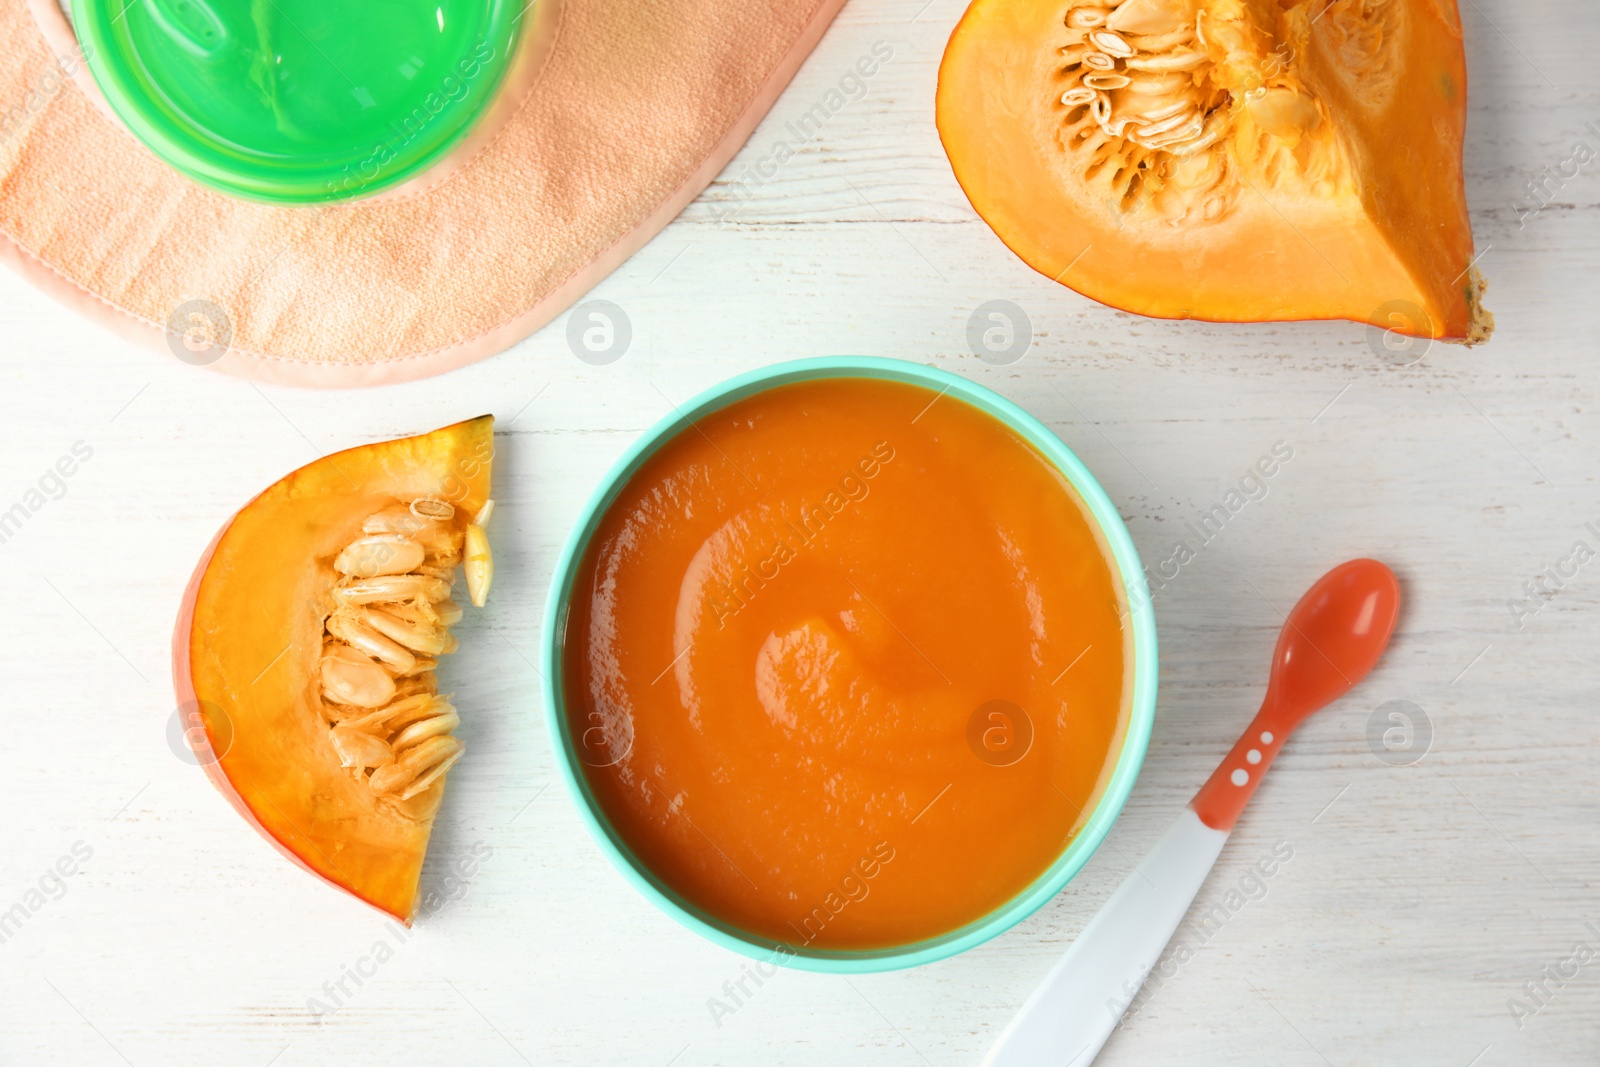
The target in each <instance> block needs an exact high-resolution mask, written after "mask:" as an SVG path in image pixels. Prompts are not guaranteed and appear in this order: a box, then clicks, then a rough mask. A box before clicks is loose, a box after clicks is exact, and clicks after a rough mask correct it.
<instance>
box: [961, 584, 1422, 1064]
mask: <svg viewBox="0 0 1600 1067" xmlns="http://www.w3.org/2000/svg"><path fill="white" fill-rule="evenodd" d="M1399 613H1400V586H1399V583H1397V582H1396V581H1395V577H1394V574H1393V573H1392V572H1391V571H1390V570H1389V568H1388V567H1385V566H1384V565H1383V564H1381V563H1379V562H1378V561H1376V560H1371V559H1356V560H1351V561H1350V562H1348V563H1342V564H1340V565H1339V566H1337V567H1335V568H1334V569H1333V570H1331V571H1329V572H1328V573H1327V574H1325V575H1323V576H1322V578H1321V579H1319V580H1318V581H1317V583H1316V584H1315V585H1313V586H1312V587H1311V589H1310V591H1309V592H1307V593H1306V595H1305V596H1303V597H1301V598H1300V602H1299V603H1298V604H1296V605H1295V606H1294V610H1293V611H1291V612H1290V613H1289V617H1288V619H1287V620H1285V622H1284V625H1283V631H1282V633H1280V634H1279V635H1278V647H1277V650H1276V651H1275V652H1274V653H1273V656H1272V676H1271V679H1270V680H1269V681H1268V683H1267V696H1266V699H1265V700H1264V701H1262V704H1261V710H1260V711H1259V712H1257V713H1256V717H1255V720H1254V721H1252V722H1251V723H1250V728H1249V729H1247V730H1246V731H1245V732H1244V736H1243V737H1241V738H1239V741H1238V743H1237V744H1235V745H1234V746H1233V751H1231V752H1229V753H1228V756H1227V758H1226V759H1224V760H1223V761H1222V763H1221V764H1220V765H1219V766H1218V767H1217V769H1216V771H1215V772H1214V773H1213V774H1212V775H1211V777H1210V779H1209V780H1207V782H1206V784H1205V785H1203V786H1201V787H1200V791H1199V792H1198V793H1196V794H1195V796H1194V799H1193V800H1191V801H1190V802H1189V806H1188V807H1187V808H1185V809H1184V811H1183V814H1181V815H1179V816H1178V819H1177V821H1176V822H1174V823H1173V824H1172V826H1171V827H1170V828H1169V829H1168V830H1167V832H1166V833H1165V834H1164V835H1163V836H1162V838H1161V840H1160V841H1158V842H1156V845H1155V847H1154V848H1152V849H1151V850H1150V852H1149V853H1148V854H1147V855H1146V856H1145V858H1144V859H1143V860H1142V861H1141V862H1140V863H1139V865H1138V867H1137V868H1136V869H1135V870H1134V871H1133V873H1132V874H1130V875H1128V877H1127V879H1126V880H1125V881H1124V882H1123V883H1122V886H1121V888H1119V889H1118V890H1117V891H1116V892H1115V893H1114V894H1112V896H1111V899H1110V900H1108V901H1106V903H1105V905H1104V906H1103V907H1101V909H1100V912H1099V914H1097V915H1096V916H1095V917H1094V918H1093V919H1092V920H1090V922H1089V925H1088V926H1086V927H1084V929H1083V933H1081V934H1079V935H1078V939H1077V940H1076V941H1074V942H1073V944H1072V947H1071V948H1070V949H1068V950H1067V954H1066V955H1065V956H1063V957H1062V958H1061V960H1060V961H1059V962H1058V963H1057V964H1056V965H1055V966H1054V967H1053V968H1051V970H1050V973H1049V974H1048V975H1046V976H1045V979H1044V981H1043V982H1042V983H1041V984H1040V985H1039V988H1038V989H1036V990H1034V993H1033V995H1032V996H1031V997H1029V998H1028V1000H1027V1003H1025V1004H1023V1006H1022V1008H1021V1010H1020V1011H1018V1012H1017V1014H1016V1017H1015V1018H1014V1019H1012V1020H1011V1024H1010V1025H1009V1026H1007V1027H1006V1029H1005V1031H1004V1032H1003V1033H1002V1034H1001V1035H1000V1039H999V1040H998V1041H996V1042H995V1045H994V1048H992V1049H990V1051H989V1056H988V1058H987V1059H985V1060H984V1061H983V1062H984V1064H985V1067H1039V1065H1041V1064H1066V1065H1068V1067H1082V1065H1085V1064H1088V1063H1090V1062H1091V1061H1092V1060H1093V1059H1094V1058H1095V1056H1096V1055H1098V1054H1099V1052H1100V1048H1101V1046H1103V1045H1104V1044H1105V1043H1106V1038H1108V1037H1110V1036H1111V1031H1112V1028H1113V1027H1115V1026H1116V1024H1117V1020H1118V1019H1120V1018H1121V1017H1122V1008H1123V1007H1124V1006H1125V1005H1126V1004H1127V1003H1128V1002H1129V1001H1130V1000H1131V999H1132V998H1133V995H1134V994H1135V993H1137V992H1138V990H1139V987H1140V986H1141V985H1143V984H1144V979H1145V976H1146V975H1148V974H1149V973H1150V969H1151V968H1152V967H1154V966H1155V964H1156V961H1157V960H1158V959H1159V958H1160V956H1161V952H1162V950H1163V949H1164V948H1166V945H1167V942H1168V941H1170V940H1171V939H1172V935H1173V932H1174V931H1176V930H1177V928H1178V923H1180V922H1181V921H1182V920H1183V916H1184V914H1185V913H1186V912H1187V911H1188V910H1189V905H1190V903H1192V902H1193V900H1194V897H1195V894H1196V893H1198V892H1199V891H1200V886H1201V884H1202V883H1203V882H1205V880H1206V875H1208V874H1209V873H1210V872H1211V867H1212V865H1213V864H1214V863H1216V861H1217V854H1218V853H1220V852H1221V851H1222V846H1223V843H1224V842H1226V841H1227V840H1228V835H1229V833H1231V832H1232V830H1233V827H1234V824H1235V823H1237V822H1238V821H1239V814H1240V813H1241V812H1242V811H1244V806H1245V804H1246V803H1248V802H1249V800H1250V798H1251V797H1252V796H1253V795H1255V791H1256V786H1258V785H1260V784H1261V779H1262V776H1263V775H1265V774H1266V773H1267V768H1268V767H1270V766H1272V760H1273V757H1275V756H1276V755H1277V754H1278V750H1279V749H1281V748H1282V747H1283V743H1284V741H1286V740H1287V739H1288V737H1289V734H1290V732H1291V731H1293V730H1294V728H1295V727H1296V726H1299V725H1300V724H1301V723H1302V722H1304V721H1305V720H1306V718H1307V717H1309V716H1310V715H1311V713H1312V712H1314V711H1316V710H1317V709H1319V708H1321V707H1324V706H1325V705H1327V704H1329V703H1331V702H1332V701H1334V700H1336V699H1338V698H1339V697H1341V696H1343V695H1344V694H1345V693H1347V692H1349V691H1350V689H1351V687H1353V686H1354V685H1355V684H1356V683H1357V682H1359V681H1360V680H1361V679H1362V678H1364V677H1366V675H1367V672H1369V671H1370V670H1372V668H1373V667H1374V666H1375V665H1376V664H1377V662H1378V657H1379V656H1381V655H1382V654H1383V650H1384V647H1385V646H1386V645H1387V644H1388V643H1389V635H1390V634H1391V633H1392V632H1393V631H1394V624H1395V619H1396V617H1397V616H1398V615H1399Z"/></svg>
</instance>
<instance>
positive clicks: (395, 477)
mask: <svg viewBox="0 0 1600 1067" xmlns="http://www.w3.org/2000/svg"><path fill="white" fill-rule="evenodd" d="M493 454H494V420H493V418H492V417H491V416H487V415H486V416H484V417H482V418H478V419H473V420H471V421H469V422H462V423H458V424H456V425H454V426H447V427H445V428H444V429H442V430H436V431H434V432H433V433H429V434H424V435H422V436H420V437H410V438H406V439H404V440H399V441H388V442H383V443H380V444H372V445H363V446H361V447H359V448H352V449H350V450H348V451H345V452H339V453H336V454H334V455H331V456H327V457H324V458H323V459H319V460H317V461H316V462H315V463H312V464H310V465H309V466H306V467H303V468H301V469H300V470H298V471H296V472H294V473H293V474H291V475H289V476H288V477H287V478H284V479H283V480H282V481H280V482H278V483H277V484H276V485H274V486H272V487H271V488H270V489H268V490H267V491H266V492H264V493H262V494H261V495H260V496H258V497H256V498H255V499H254V500H252V501H251V502H250V503H249V504H247V505H245V507H244V509H243V510H242V511H240V512H239V513H238V514H237V515H235V516H234V517H233V518H232V519H231V520H230V521H229V522H228V524H227V525H226V526H225V527H224V528H223V530H222V532H221V533H219V534H218V535H217V537H216V539H215V540H214V541H213V542H212V543H211V546H210V547H209V548H208V549H207V550H206V553H205V556H204V557H203V558H202V559H201V561H200V565H199V568H198V569H197V570H196V571H195V574H194V578H193V579H192V580H191V581H190V583H189V588H188V591H187V593H186V594H185V595H184V600H183V608H182V610H181V612H180V613H179V617H178V626H177V632H176V634H175V635H174V640H173V681H174V685H175V688H176V689H177V693H178V700H179V706H180V711H181V713H182V714H183V715H184V716H185V718H186V719H187V720H188V722H189V723H190V724H191V725H192V727H196V728H198V727H203V731H202V730H200V729H191V732H190V737H191V743H192V744H194V746H195V748H196V752H197V754H198V755H199V756H200V762H201V763H202V764H203V765H204V766H205V767H206V770H207V773H208V774H209V775H210V776H211V779H212V781H213V782H215V783H216V786H217V788H218V789H220V790H221V791H222V793H223V795H224V796H226V797H227V798H228V799H229V800H230V801H231V802H232V803H233V805H234V807H235V808H236V809H238V811H239V813H240V814H241V815H243V816H244V817H245V818H246V819H247V820H249V822H250V823H251V824H252V825H253V826H255V828H256V829H257V830H259V831H260V832H261V833H262V834H264V835H265V836H266V837H267V839H268V840H270V841H271V842H272V843H273V844H275V845H276V846H277V847H278V848H279V849H280V850H281V851H282V852H283V853H284V854H285V855H287V856H288V857H289V858H290V859H292V860H294V861H295V862H297V863H299V864H300V865H301V866H303V867H305V868H306V869H307V870H309V871H311V872H312V873H313V874H316V875H319V876H321V877H322V878H324V879H326V880H327V881H329V882H331V883H333V884H334V885H336V886H338V887H339V888H341V889H344V890H347V891H348V892H350V893H353V894H354V895H356V896H357V897H359V898H361V899H362V900H365V901H367V902H368V903H370V904H372V905H374V906H376V907H378V908H380V909H382V910H383V911H385V912H388V913H389V914H390V915H393V916H395V917H396V918H398V919H400V920H402V921H404V922H408V923H409V921H410V919H411V914H412V910H413V906H414V904H415V901H416V895H417V880H418V876H419V875H420V873H421V871H422V857H423V853H424V851H425V850H426V849H427V845H428V833H429V831H430V829H431V827H432V824H433V816H434V812H435V811H436V810H437V809H438V807H439V801H440V798H441V797H442V795H443V792H444V780H445V773H446V772H447V771H448V770H449V769H450V767H451V766H452V765H454V763H455V762H456V761H457V760H459V759H460V758H461V754H462V751H463V747H462V744H461V742H460V740H459V739H457V738H456V737H455V736H453V733H452V731H453V730H454V729H455V727H456V725H457V724H458V723H459V721H460V719H459V717H458V716H457V714H456V712H455V709H454V708H453V707H451V705H450V704H449V702H448V701H447V700H446V699H444V698H442V697H440V696H439V695H438V692H437V688H436V685H435V681H434V668H435V667H436V666H437V665H438V657H439V656H441V655H444V654H446V653H449V652H452V651H454V649H455V647H456V639H455V638H454V637H452V636H451V635H450V632H449V629H450V626H451V624H453V623H454V622H455V621H456V620H458V619H459V618H460V617H461V608H460V607H459V606H458V605H457V603H456V600H455V597H456V596H457V595H458V594H457V593H456V588H457V582H456V575H457V572H458V567H460V568H461V569H462V570H464V576H465V583H464V584H465V586H466V591H467V594H468V596H470V599H471V600H472V602H473V603H474V604H476V605H478V606H482V604H483V600H484V597H485V596H486V595H487V593H488V584H489V579H490V575H491V574H492V561H491V560H490V557H489V548H488V541H487V539H486V537H485V536H484V533H483V528H482V523H483V522H484V521H486V519H487V517H488V512H489V511H490V510H491V508H492V502H491V501H490V499H489V467H490V461H491V459H492V457H493ZM463 564H464V566H462V565H463ZM202 734H203V736H202Z"/></svg>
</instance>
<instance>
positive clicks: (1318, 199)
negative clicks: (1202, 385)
mask: <svg viewBox="0 0 1600 1067" xmlns="http://www.w3.org/2000/svg"><path fill="white" fill-rule="evenodd" d="M1466 73H1467V72H1466V60H1465V56H1464V53H1463V48H1462V36H1461V22H1460V17H1459V13H1458V11H1457V10H1456V0H973V2H972V4H971V6H970V7H968V9H967V12H966V14H965V15H964V16H963V17H962V19H961V22H960V24H959V25H958V26H957V27H956V29H955V32H954V33H953V34H952V35H951V37H950V43H949V45H948V47H947V48H946V50H945V54H944V60H943V62H942V64H941V66H940V69H939V88H938V101H937V118H938V126H939V136H940V139H941V140H942V141H943V143H944V147H945V152H946V154H947V155H948V156H949V158H950V165H951V167H952V168H953V170H954V171H955V176H956V179H957V180H958V181H959V182H960V183H961V187H962V189H964V190H965V192H966V194H967V198H968V199H969V200H970V201H971V202H972V205H973V207H974V208H975V209H976V210H977V212H978V214H979V215H981V216H982V217H983V219H984V221H985V222H987V223H988V224H989V225H990V227H991V228H993V229H994V231H995V233H996V234H997V235H998V236H999V237H1000V239H1001V240H1002V241H1004V242H1005V243H1006V245H1007V246H1009V247H1010V248H1011V250H1012V251H1014V252H1015V253H1017V255H1018V256H1020V257H1021V258H1022V259H1023V260H1024V261H1025V262H1027V263H1028V264H1029V265H1030V266H1032V267H1033V268H1034V269H1035V270H1037V271H1039V272H1040V273H1042V274H1044V275H1046V276H1047V277H1049V278H1051V279H1053V280H1055V281H1058V282H1061V283H1063V284H1065V285H1068V286H1070V287H1072V288H1073V289H1076V290H1077V291H1078V292H1080V293H1083V294H1084V295H1086V296H1089V297H1093V298H1094V299H1096V300H1099V301H1101V302H1103V303H1106V304H1110V305H1112V306H1113V307H1118V308H1121V309H1123V310H1125V311H1132V312H1137V313H1139V314H1143V315H1153V316H1160V317H1164V318H1196V319H1208V320H1213V321H1224V322H1256V321H1269V320H1286V319H1336V318H1337V319H1352V320H1355V321H1357V322H1366V323H1371V324H1373V325H1377V326H1381V327H1383V328H1384V329H1386V330H1387V329H1392V330H1395V331H1396V332H1398V333H1403V334H1410V335H1416V336H1423V337H1431V338H1440V339H1443V340H1449V341H1460V342H1465V343H1468V344H1474V343H1477V342H1479V341H1483V340H1486V339H1487V338H1488V336H1489V333H1490V331H1491V329H1492V328H1493V325H1494V320H1493V317H1492V316H1491V315H1489V313H1488V312H1487V311H1486V310H1484V308H1483V305H1482V293H1483V288H1484V282H1483V279H1482V278H1481V276H1480V275H1479V274H1478V271H1477V258H1476V257H1475V256H1474V254H1473V243H1472V231H1471V228H1470V225H1469V223H1468V218H1467V204H1466V196H1465V193H1464V191H1463V185H1462V160H1461V149H1462V138H1463V135H1464V132H1465V129H1466V93H1467V79H1466Z"/></svg>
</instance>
